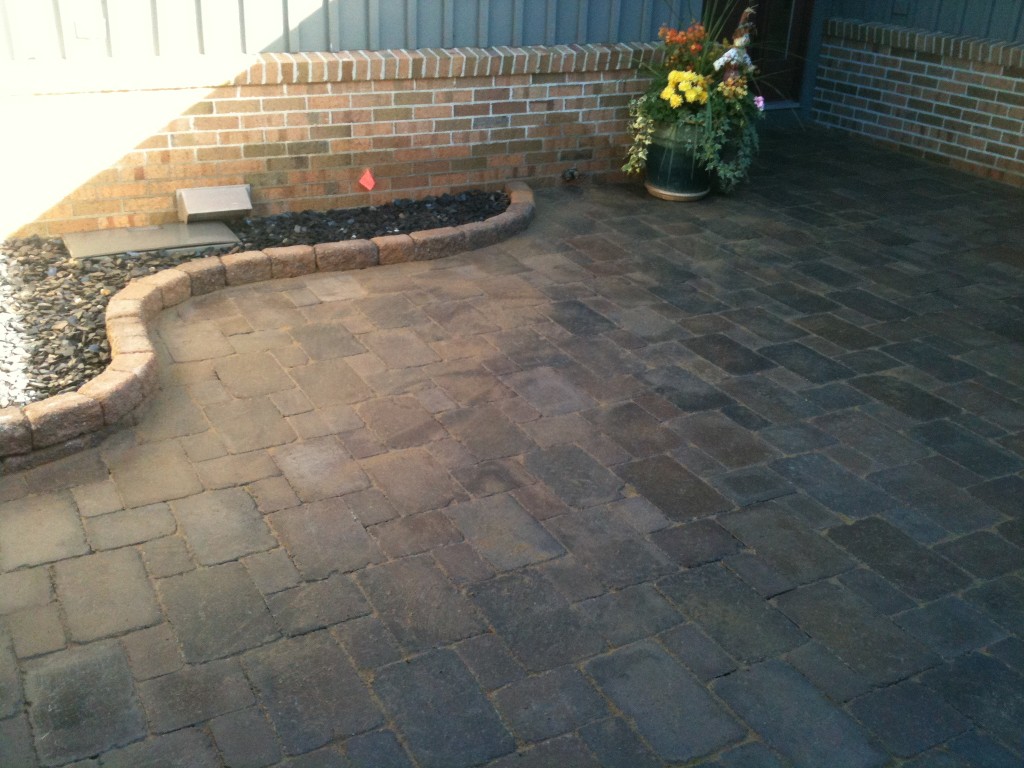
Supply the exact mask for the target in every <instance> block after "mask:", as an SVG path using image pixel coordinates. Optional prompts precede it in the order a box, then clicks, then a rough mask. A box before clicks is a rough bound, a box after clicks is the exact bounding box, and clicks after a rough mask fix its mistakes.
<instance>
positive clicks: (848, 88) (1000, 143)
mask: <svg viewBox="0 0 1024 768" xmlns="http://www.w3.org/2000/svg"><path fill="white" fill-rule="evenodd" d="M812 109H813V115H814V119H815V121H816V122H818V123H820V124H823V125H827V126H831V127H834V128H839V129H842V130H844V131H849V132H850V133H855V134H859V135H862V136H867V137H869V138H872V139H875V140H877V141H879V142H882V143H884V144H887V145H889V146H893V147H896V148H900V149H904V150H909V151H913V152H914V153H916V154H919V155H922V156H925V157H928V158H930V159H933V160H938V161H940V162H943V163H946V164H948V165H950V166H951V167H954V168H957V169H959V170H963V171H968V172H970V173H974V174H978V175H982V176H987V177H989V178H992V179H996V180H998V181H1002V182H1005V183H1007V184H1012V185H1014V186H1024V138H1022V137H1024V46H1020V45H1013V44H1012V43H1001V42H997V41H994V40H979V39H976V38H960V37H952V36H949V35H943V34H940V33H927V32H915V31H913V30H908V29H904V28H899V27H889V26H884V25H879V24H864V23H860V22H852V21H844V20H841V19H831V20H829V22H828V24H827V28H826V31H825V36H824V39H823V42H822V47H821V54H820V57H819V59H818V67H817V81H816V86H815V91H814V102H813V105H812Z"/></svg>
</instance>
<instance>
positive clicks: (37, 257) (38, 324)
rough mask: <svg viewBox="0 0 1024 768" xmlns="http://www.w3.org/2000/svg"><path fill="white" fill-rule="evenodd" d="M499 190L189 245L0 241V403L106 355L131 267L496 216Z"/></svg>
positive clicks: (302, 218)
mask: <svg viewBox="0 0 1024 768" xmlns="http://www.w3.org/2000/svg"><path fill="white" fill-rule="evenodd" d="M508 204H509V199H508V195H506V194H505V193H503V192H482V191H475V190H474V191H470V192H462V193H459V194H450V195H447V194H446V195H440V196H434V197H427V198H423V199H420V200H405V199H402V200H395V201H393V202H391V203H387V204H385V205H376V206H367V207H363V208H345V209H335V210H329V211H303V212H301V213H283V214H278V215H275V216H266V217H251V218H247V219H244V220H240V221H236V222H231V223H230V224H229V226H230V227H231V228H232V230H234V232H235V234H237V235H238V237H239V240H241V244H239V245H235V246H232V247H229V248H224V247H219V248H205V249H199V250H196V251H190V252H180V251H176V252H167V251H151V252H145V253H124V254H117V255H115V256H103V257H99V258H92V259H82V260H77V259H72V258H71V257H70V256H69V255H68V252H67V250H66V249H65V248H64V243H63V241H61V240H60V239H59V238H51V239H43V238H39V237H28V238H21V239H12V240H7V241H5V242H4V243H3V244H2V245H0V408H5V407H7V406H12V405H25V404H26V403H30V402H34V401H37V400H42V399H44V398H47V397H51V396H53V395H57V394H61V393H63V392H72V391H74V390H75V389H77V388H78V387H80V386H81V385H82V384H84V383H85V382H86V381H88V380H89V379H92V378H94V377H95V376H97V375H99V374H100V373H101V372H102V371H103V369H104V368H106V367H107V365H108V364H109V363H110V347H109V344H108V343H107V337H106V332H105V328H104V311H105V309H106V306H107V302H108V301H109V299H110V297H111V296H112V295H113V294H115V293H117V292H118V291H119V290H121V288H123V287H124V286H125V285H126V284H127V283H128V281H129V280H131V279H132V278H133V277H142V276H145V275H148V274H152V273H154V272H157V271H159V270H161V269H167V268H168V267H173V266H175V265H176V264H181V263H182V262H185V261H189V260H192V259H196V258H205V257H207V256H214V255H222V254H225V253H237V252H240V251H250V250H263V249H265V248H272V247H277V246H287V245H314V244H316V243H330V242H337V241H340V240H358V239H368V238H371V237H380V236H383V235H391V234H399V233H403V232H418V231H422V230H426V229H435V228H439V227H455V226H459V225H460V224H469V223H471V222H474V221H483V220H484V219H487V218H490V217H491V216H496V215H497V214H499V213H502V212H503V211H504V210H505V209H506V208H508Z"/></svg>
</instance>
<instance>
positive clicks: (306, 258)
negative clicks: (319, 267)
mask: <svg viewBox="0 0 1024 768" xmlns="http://www.w3.org/2000/svg"><path fill="white" fill-rule="evenodd" d="M264 253H265V254H267V256H269V257H270V272H271V276H272V277H273V279H275V280H276V279H278V278H284V277H300V276H302V275H308V274H311V273H313V272H316V254H315V253H314V252H313V246H311V245H289V246H287V247H284V248H267V249H266V250H265V251H264Z"/></svg>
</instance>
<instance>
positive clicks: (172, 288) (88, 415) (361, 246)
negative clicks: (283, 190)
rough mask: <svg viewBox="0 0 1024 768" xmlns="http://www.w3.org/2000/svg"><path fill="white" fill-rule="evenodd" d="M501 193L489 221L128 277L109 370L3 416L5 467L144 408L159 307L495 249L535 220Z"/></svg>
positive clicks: (117, 308)
mask: <svg viewBox="0 0 1024 768" xmlns="http://www.w3.org/2000/svg"><path fill="white" fill-rule="evenodd" d="M505 192H506V193H507V194H508V195H509V198H510V202H509V207H508V208H507V209H506V210H505V211H504V212H502V213H499V214H498V215H497V216H492V217H491V218H489V219H486V220H485V221H480V222H473V223H471V224H463V225H461V226H458V227H442V228H439V229H428V230H423V231H421V232H413V233H411V234H400V235H385V236H383V237H374V238H371V239H370V240H347V241H342V242H337V243H321V244H319V245H295V246H288V247H284V248H268V249H266V250H264V251H246V252H244V253H233V254H227V255H224V256H209V257H207V258H205V259H196V260H194V261H190V262H186V263H184V264H179V265H177V266H175V267H171V268H169V269H165V270H161V271H160V272H157V273H156V274H153V275H147V276H146V277H142V278H138V279H136V280H132V281H131V282H130V283H128V285H127V286H125V287H124V288H123V289H122V290H120V291H118V292H117V293H116V294H114V296H113V297H112V298H111V299H110V302H109V303H108V304H107V310H106V328H107V339H108V340H109V342H110V354H111V362H110V365H108V366H107V368H106V370H104V371H103V372H102V373H101V374H100V375H99V376H97V377H96V378H94V379H92V380H90V381H88V382H86V383H85V384H83V385H82V386H81V387H79V388H78V390H77V391H75V392H68V393H65V394H62V395H55V396H54V397H48V398H46V399H45V400H40V401H38V402H35V403H29V404H28V405H25V406H20V407H19V406H11V407H8V408H3V409H0V462H2V463H3V465H4V467H5V468H13V469H21V468H25V467H29V466H33V465H35V464H40V463H44V462H46V461H51V460H53V459H56V458H59V457H60V456H62V455H66V454H68V453H72V452H74V451H77V450H80V449H82V448H84V447H87V446H88V445H90V444H91V442H92V440H91V438H92V437H93V436H95V435H102V434H103V433H104V432H105V430H106V429H107V428H108V427H113V426H114V425H117V424H119V423H121V422H122V421H124V420H125V419H126V418H127V417H128V416H129V415H130V414H131V413H133V412H134V411H135V410H136V409H137V408H138V407H139V406H141V405H142V404H143V403H144V402H145V401H146V399H147V398H148V397H149V396H150V395H151V394H153V393H154V392H156V390H157V389H158V388H159V385H160V384H159V371H158V365H157V356H156V350H155V349H154V347H153V342H152V341H151V340H150V338H149V330H150V325H151V323H152V321H153V319H154V318H156V316H157V315H158V314H159V313H160V312H162V311H163V310H165V309H167V308H169V307H173V306H175V305H177V304H180V303H182V302H183V301H185V300H186V299H189V298H191V297H193V296H202V295H204V294H207V293H212V292H214V291H217V290H220V289H221V288H227V287H230V286H235V285H245V284H248V283H258V282H262V281H264V280H275V279H278V278H287V277H299V276H301V275H308V274H311V273H313V272H338V271H343V270H350V269H364V268H366V267H372V266H376V265H378V264H381V265H384V264H398V263H401V262H406V261H426V260H429V259H437V258H441V257H443V256H450V255H453V254H456V253H460V252H462V251H468V250H474V249H476V248H483V247H485V246H488V245H493V244H494V243H497V242H500V241H502V240H504V239H506V238H508V237H511V236H512V235H514V234H516V233H517V232H521V231H522V230H524V229H526V227H527V226H529V223H530V221H531V220H532V219H533V214H534V203H533V191H532V190H531V189H530V188H529V186H527V185H526V184H525V183H523V182H521V181H513V182H509V183H508V184H506V185H505Z"/></svg>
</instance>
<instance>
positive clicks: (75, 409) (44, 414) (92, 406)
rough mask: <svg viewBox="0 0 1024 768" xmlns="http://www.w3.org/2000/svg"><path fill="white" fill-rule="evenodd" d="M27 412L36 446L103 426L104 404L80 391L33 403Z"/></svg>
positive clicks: (49, 443)
mask: <svg viewBox="0 0 1024 768" xmlns="http://www.w3.org/2000/svg"><path fill="white" fill-rule="evenodd" d="M24 413H25V417H26V418H27V419H28V421H29V423H30V424H31V426H32V447H33V448H45V447H46V446H48V445H57V444H58V443H63V442H64V441H65V440H70V439H72V438H74V437H78V436H79V435H84V434H86V433H88V432H95V431H96V430H97V429H99V428H100V427H102V426H103V409H102V408H100V404H99V403H97V402H96V401H95V400H93V399H91V398H88V397H85V396H84V395H80V394H78V393H77V392H67V393H65V394H63V395H56V396H55V397H48V398H47V399H46V400H42V401H40V402H38V403H30V404H28V405H26V406H25V409H24Z"/></svg>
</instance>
